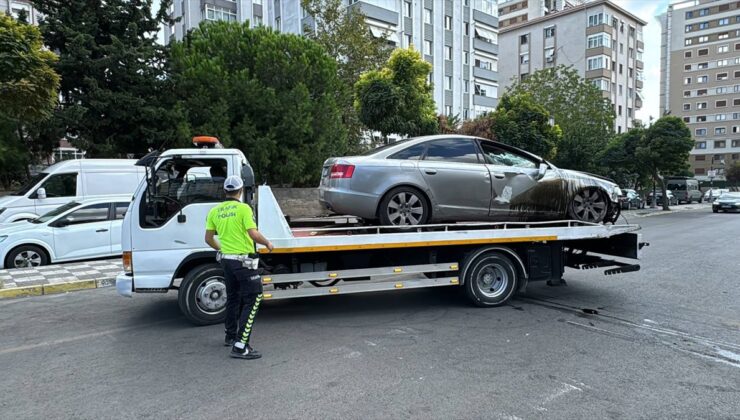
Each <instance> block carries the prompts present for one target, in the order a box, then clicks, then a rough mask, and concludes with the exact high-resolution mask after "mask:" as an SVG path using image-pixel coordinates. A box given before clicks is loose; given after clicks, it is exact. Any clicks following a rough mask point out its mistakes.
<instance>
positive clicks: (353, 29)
mask: <svg viewBox="0 0 740 420" xmlns="http://www.w3.org/2000/svg"><path fill="white" fill-rule="evenodd" d="M301 6H302V7H303V9H304V10H306V12H307V13H308V15H310V16H311V17H312V19H313V23H314V24H316V23H318V25H315V26H309V27H307V28H306V31H305V33H306V36H307V37H309V38H310V39H312V40H314V41H316V42H317V43H318V44H319V45H321V46H322V47H323V48H324V50H325V51H326V53H327V54H329V56H331V57H333V58H334V60H335V61H336V63H337V76H338V78H339V81H340V82H341V83H340V85H339V89H338V90H337V92H336V96H337V103H338V104H339V105H340V106H341V107H342V121H343V123H344V126H345V128H346V129H347V135H348V137H347V143H348V152H349V153H356V152H359V151H360V150H361V149H362V145H361V139H362V134H363V130H364V127H363V125H362V123H361V122H360V120H359V117H358V115H357V111H356V110H355V107H354V105H353V101H354V97H353V91H354V85H355V83H357V81H358V80H359V79H360V75H361V74H362V73H364V72H366V71H370V70H377V69H379V68H380V67H381V66H382V65H383V64H384V63H385V62H386V61H387V60H388V57H389V55H390V53H391V50H392V48H391V47H389V45H388V41H387V40H386V39H383V38H376V37H374V36H373V35H372V34H371V33H370V31H369V30H368V27H367V24H366V23H365V16H364V15H363V14H362V11H361V9H360V8H359V7H351V8H348V7H346V6H345V5H344V1H343V0H301Z"/></svg>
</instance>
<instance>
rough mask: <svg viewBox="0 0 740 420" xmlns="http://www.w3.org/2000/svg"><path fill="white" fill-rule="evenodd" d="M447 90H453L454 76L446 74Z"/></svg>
mask: <svg viewBox="0 0 740 420" xmlns="http://www.w3.org/2000/svg"><path fill="white" fill-rule="evenodd" d="M445 90H452V76H445Z"/></svg>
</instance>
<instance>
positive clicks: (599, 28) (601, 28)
mask: <svg viewBox="0 0 740 420" xmlns="http://www.w3.org/2000/svg"><path fill="white" fill-rule="evenodd" d="M599 32H606V33H608V34H609V35H612V38H614V37H613V35H614V28H612V27H611V26H609V25H607V24H602V25H596V26H589V27H588V28H586V35H587V36H588V35H594V34H598V33H599Z"/></svg>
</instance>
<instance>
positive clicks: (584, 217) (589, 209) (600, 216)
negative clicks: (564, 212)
mask: <svg viewBox="0 0 740 420" xmlns="http://www.w3.org/2000/svg"><path fill="white" fill-rule="evenodd" d="M570 210H571V212H570V213H571V217H573V218H575V219H577V220H580V221H582V222H590V223H599V222H601V221H602V220H604V216H606V212H607V210H608V205H607V202H606V196H605V195H604V194H603V193H602V192H601V191H599V190H598V189H595V188H589V189H583V190H581V191H578V193H576V195H575V197H573V201H572V202H571V209H570Z"/></svg>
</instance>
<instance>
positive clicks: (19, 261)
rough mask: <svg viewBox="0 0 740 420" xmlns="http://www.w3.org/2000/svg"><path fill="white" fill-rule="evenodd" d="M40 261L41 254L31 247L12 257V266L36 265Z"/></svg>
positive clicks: (41, 259) (27, 266)
mask: <svg viewBox="0 0 740 420" xmlns="http://www.w3.org/2000/svg"><path fill="white" fill-rule="evenodd" d="M42 263H43V258H42V257H41V254H39V253H38V252H37V251H35V250H32V249H28V250H24V251H21V252H19V253H18V254H17V255H16V256H15V258H13V266H14V267H15V268H29V267H38V266H40V265H42Z"/></svg>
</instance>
